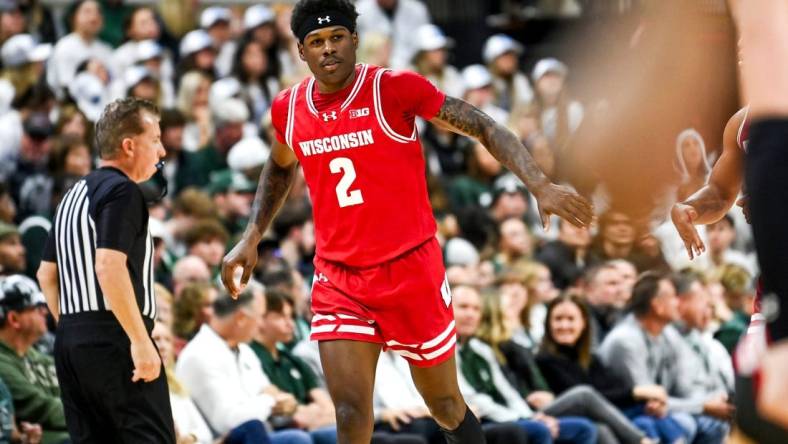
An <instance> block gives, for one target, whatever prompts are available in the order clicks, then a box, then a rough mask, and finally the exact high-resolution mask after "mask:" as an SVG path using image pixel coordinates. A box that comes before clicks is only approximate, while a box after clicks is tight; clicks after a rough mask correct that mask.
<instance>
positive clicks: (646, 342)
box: [0, 0, 757, 444]
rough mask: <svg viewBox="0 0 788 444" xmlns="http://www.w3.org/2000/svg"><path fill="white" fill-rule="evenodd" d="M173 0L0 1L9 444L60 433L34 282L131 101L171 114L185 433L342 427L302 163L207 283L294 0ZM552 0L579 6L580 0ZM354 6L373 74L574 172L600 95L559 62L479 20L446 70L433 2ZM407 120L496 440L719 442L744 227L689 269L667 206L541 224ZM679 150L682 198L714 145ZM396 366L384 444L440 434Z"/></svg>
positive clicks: (239, 203) (493, 163)
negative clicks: (263, 224)
mask: <svg viewBox="0 0 788 444" xmlns="http://www.w3.org/2000/svg"><path fill="white" fill-rule="evenodd" d="M170 3H172V2H169V3H168V2H164V3H162V5H161V6H160V7H154V6H136V7H135V6H132V5H126V4H124V3H123V2H118V1H98V0H79V1H76V2H73V4H69V5H68V8H67V11H65V12H66V14H64V15H63V19H64V21H63V22H62V23H61V22H60V21H59V20H60V18H59V16H56V15H55V14H53V13H52V11H51V10H50V9H48V8H47V7H45V6H43V5H42V4H41V3H40V2H39V1H38V0H0V274H2V276H3V278H2V280H0V443H3V442H16V441H13V440H17V439H22V438H23V437H24V439H27V441H25V442H30V443H34V442H44V443H59V442H63V441H64V440H65V439H66V438H67V434H66V432H65V420H64V415H63V407H62V405H61V404H60V399H59V396H58V394H59V388H58V385H57V381H56V378H55V373H54V364H53V361H52V358H51V350H52V346H53V345H52V340H51V337H52V336H51V335H52V334H51V331H52V327H53V326H52V325H51V319H50V318H48V317H47V313H46V309H45V308H44V307H43V297H42V296H41V293H40V291H39V290H38V289H37V287H36V284H35V282H34V281H33V280H31V279H30V277H34V276H35V270H36V268H37V266H38V262H39V261H40V256H41V250H42V249H43V243H44V241H45V239H46V236H47V232H48V230H49V229H50V228H51V226H52V224H51V218H52V216H53V214H54V211H55V209H56V207H57V205H58V204H59V200H60V196H62V195H63V194H64V192H65V191H66V190H67V189H68V188H69V187H70V186H71V185H73V184H74V183H75V182H76V181H78V180H79V178H80V177H82V176H83V175H85V174H87V173H89V172H90V171H91V170H92V169H94V168H97V167H98V165H97V156H96V153H97V150H96V147H95V146H94V143H93V137H92V133H93V122H94V121H95V120H96V119H97V117H98V115H99V114H100V112H101V110H102V109H103V107H104V106H105V105H106V104H107V103H109V102H110V101H111V100H113V99H115V98H120V97H126V96H136V97H140V98H144V99H148V100H150V101H152V102H154V103H156V104H157V105H158V106H159V108H160V109H161V110H162V112H161V121H160V125H161V131H162V143H163V145H164V147H165V149H166V151H167V155H166V158H165V159H164V160H165V165H164V167H163V168H162V169H161V170H160V172H159V173H157V175H156V176H155V177H154V178H153V179H152V180H150V181H148V182H145V183H143V184H141V186H142V187H143V190H144V192H145V194H146V197H147V198H148V201H149V205H150V214H151V219H150V224H149V227H150V231H151V236H152V238H153V241H154V247H155V255H154V270H155V276H156V282H157V285H156V291H155V292H156V297H157V304H158V309H157V310H158V313H159V320H158V322H157V324H156V327H155V330H154V338H155V340H156V343H157V345H158V347H159V350H160V351H161V353H162V357H163V361H164V362H165V366H166V377H167V378H168V381H169V384H170V390H171V400H172V408H173V414H174V418H175V424H176V429H177V433H178V436H179V441H178V442H179V444H185V443H201V444H207V443H212V442H266V441H265V440H266V439H270V442H272V443H279V444H282V443H317V444H322V443H326V444H328V443H334V442H336V436H335V427H334V421H335V419H334V418H335V415H334V409H333V406H332V403H331V399H330V397H329V396H328V393H327V391H326V389H325V388H324V381H323V375H322V370H321V368H320V362H319V354H318V350H317V344H315V343H313V342H310V341H309V329H310V319H311V317H312V313H311V312H310V303H309V297H310V296H309V292H310V284H311V282H312V280H313V279H314V278H315V276H314V272H313V271H314V268H313V265H312V259H313V257H314V254H315V235H314V225H313V221H312V216H311V206H310V202H309V198H308V193H307V189H306V184H305V181H304V179H303V176H302V175H301V174H300V173H299V175H298V177H297V179H296V181H295V184H294V185H293V187H292V189H291V191H290V194H289V197H288V199H287V201H286V203H285V205H284V207H283V208H282V210H281V212H280V213H279V215H278V217H277V218H276V220H275V221H274V224H273V227H272V229H271V230H270V231H269V233H267V235H266V236H265V238H264V240H263V241H262V242H261V244H260V245H259V248H258V251H259V254H260V260H259V261H258V263H257V266H256V269H255V271H254V276H253V280H252V283H251V284H250V286H249V288H248V290H247V291H246V292H245V293H244V294H243V295H242V296H241V297H240V298H239V299H238V300H237V301H234V300H232V299H231V298H229V296H228V295H227V294H226V293H225V292H224V290H223V289H222V287H221V284H220V282H219V280H218V279H217V275H218V272H219V267H220V265H221V261H222V258H223V256H224V254H225V253H226V252H227V251H228V248H229V247H231V246H232V245H233V243H234V242H235V241H236V240H237V238H238V236H239V235H240V234H241V232H242V231H243V229H244V228H245V226H246V221H247V220H248V217H249V216H250V212H251V205H252V200H253V196H254V192H255V189H256V184H257V180H258V178H259V175H260V172H261V170H262V167H263V165H264V164H265V162H267V161H268V156H269V148H268V147H269V143H270V142H271V141H272V140H273V137H275V135H274V131H275V130H274V129H273V127H272V124H271V118H270V114H269V108H270V105H271V102H272V100H273V98H274V97H275V96H276V94H277V93H278V92H279V91H280V90H282V89H283V88H286V87H288V86H290V85H293V84H294V83H296V82H298V81H300V80H302V79H303V78H304V77H305V76H307V75H308V71H307V69H306V66H305V64H303V63H302V62H301V61H300V60H299V57H298V51H297V45H296V43H297V42H296V40H295V38H294V36H293V35H292V33H291V31H290V29H289V17H290V12H291V10H292V5H289V4H278V3H276V4H265V5H264V4H256V5H253V6H232V7H219V6H212V7H206V8H203V9H199V10H195V11H192V10H189V9H178V8H173V7H172V5H171V4H170ZM521 3H522V2H521ZM525 3H529V5H527V6H529V7H537V8H538V7H540V6H539V3H540V2H525ZM541 3H544V4H545V5H549V6H552V7H554V8H556V9H555V10H556V11H564V12H565V13H567V14H569V15H571V13H572V11H576V10H577V11H579V10H580V9H581V8H583V7H589V8H590V7H591V6H589V5H590V4H592V3H594V2H588V1H560V2H559V1H546V2H541ZM605 3H614V2H605ZM615 3H617V4H618V3H627V4H632V3H639V2H615ZM600 4H601V2H600ZM545 5H542V7H546V6H545ZM356 6H357V9H358V11H359V13H360V16H359V22H358V32H359V35H360V47H359V58H360V62H361V63H372V64H378V65H383V66H388V67H391V68H394V69H411V70H414V71H416V72H418V73H420V74H422V75H424V76H425V77H427V78H428V79H429V80H430V81H432V82H434V83H435V84H436V85H437V86H438V87H440V88H441V89H442V90H444V91H446V92H447V93H448V94H450V95H453V96H457V97H461V98H463V99H465V100H466V101H468V102H469V103H471V104H473V105H474V106H476V107H478V108H479V109H481V110H483V111H484V112H486V113H487V114H489V115H490V116H491V117H493V119H495V120H496V121H498V122H500V123H503V124H506V125H508V126H509V128H511V130H512V131H514V132H515V134H517V136H518V137H519V138H520V140H521V141H522V142H523V145H524V146H525V147H526V148H527V149H528V150H529V151H531V153H532V155H533V157H534V158H535V159H536V161H537V163H538V164H539V166H540V167H541V168H542V169H543V170H544V171H545V172H546V173H547V174H548V175H549V176H550V177H551V178H553V179H554V180H556V181H562V180H564V179H566V177H565V171H564V170H563V169H562V166H563V164H564V162H563V160H564V158H563V156H565V150H564V149H565V147H566V145H567V144H568V141H569V140H570V138H571V135H572V133H573V132H574V131H575V130H577V128H578V127H579V126H580V125H581V122H582V121H583V119H584V113H585V109H586V108H588V104H583V103H581V102H580V101H579V100H577V99H575V97H574V96H573V95H572V91H571V90H570V89H569V87H568V83H567V79H568V77H569V76H570V75H571V70H570V67H569V66H568V65H567V64H566V63H565V62H564V61H561V60H558V59H555V58H545V59H542V60H539V61H538V62H537V63H535V64H534V65H533V66H524V65H523V64H522V61H523V57H522V56H523V54H524V52H525V51H527V48H525V47H524V45H523V44H522V43H520V42H518V41H517V40H515V39H513V38H512V37H510V36H508V35H505V34H492V33H491V34H492V35H490V37H489V38H488V39H487V40H486V42H485V44H484V47H483V51H482V53H481V54H479V55H478V60H479V61H480V62H481V63H479V64H471V65H469V66H465V67H455V66H452V64H451V60H452V57H451V54H452V48H453V47H454V45H456V44H458V42H461V40H462V36H458V35H454V36H448V35H446V34H444V32H443V31H442V30H441V29H440V28H439V27H438V26H436V25H435V24H433V23H432V19H431V16H430V11H429V9H428V7H427V6H426V5H425V3H423V2H421V1H419V0H358V1H357V2H356ZM567 11H568V12H567ZM460 68H461V69H460ZM584 105H585V106H584ZM419 133H420V137H421V140H422V142H423V145H424V155H425V157H426V159H427V171H425V174H426V178H427V183H428V186H429V189H430V198H431V203H432V205H433V208H434V210H435V215H436V218H437V220H438V222H439V230H438V233H437V236H438V239H439V241H440V243H441V245H442V247H443V251H444V258H445V263H446V267H447V277H448V280H449V283H450V284H451V285H452V288H453V306H454V310H455V316H456V328H457V333H458V346H457V362H458V368H457V371H458V376H459V378H460V382H461V388H462V391H463V394H464V395H465V397H466V400H467V402H468V404H469V406H470V408H471V409H472V410H473V411H474V413H475V414H476V415H477V416H479V417H480V418H481V419H482V420H483V421H484V423H485V431H486V433H487V436H488V439H489V440H490V442H500V443H515V442H522V441H518V440H522V439H524V438H523V436H522V434H523V433H525V434H527V436H528V442H536V443H549V442H553V441H555V442H573V443H593V442H601V443H606V444H607V443H616V442H621V443H649V442H666V443H688V444H689V443H720V442H723V440H724V437H725V436H726V434H727V433H728V430H729V422H730V420H731V418H732V416H733V414H734V412H733V408H732V405H731V397H732V395H733V383H732V381H733V371H732V366H731V358H730V354H731V352H732V351H733V349H734V347H735V345H736V342H737V340H738V337H739V336H740V335H741V334H742V332H743V331H744V330H745V328H746V325H747V321H748V317H749V314H750V311H751V306H752V298H753V294H754V289H753V285H752V282H753V279H754V276H755V275H756V273H757V266H756V265H755V261H754V260H753V255H752V248H751V242H750V240H749V239H748V238H747V236H746V229H745V228H744V221H743V219H742V218H741V216H740V215H739V214H738V213H735V212H733V213H731V215H729V216H726V217H725V218H724V219H723V220H721V221H719V222H717V223H715V224H712V225H709V226H708V227H706V229H705V230H703V231H702V236H703V237H704V239H707V241H708V242H707V245H708V246H709V252H708V253H707V254H705V255H702V256H701V257H700V258H699V259H696V260H695V261H693V262H691V263H690V262H688V261H686V260H684V259H683V255H684V252H683V250H682V248H683V245H682V244H681V243H680V241H678V240H677V236H676V234H675V233H674V232H673V231H671V230H672V227H671V226H670V225H662V226H658V225H659V222H664V220H665V219H664V217H663V218H662V219H659V218H656V219H655V220H654V221H653V222H654V224H652V225H653V226H654V230H653V232H649V231H644V230H643V229H642V226H640V225H637V226H636V224H635V222H634V221H633V220H631V219H630V216H629V215H627V213H626V212H624V211H620V210H619V209H617V208H616V207H615V206H614V205H612V206H608V207H607V208H604V209H603V212H602V213H601V214H599V215H598V219H597V223H596V224H595V225H594V226H593V227H592V228H591V229H581V228H577V227H575V226H573V225H571V224H569V223H566V222H564V221H561V220H557V219H554V220H553V224H552V228H550V229H549V230H544V229H543V228H542V226H541V222H540V221H539V216H538V210H537V208H536V203H535V200H534V198H533V197H532V195H531V194H530V193H529V192H528V190H527V189H526V187H525V186H524V185H523V184H522V182H520V181H519V179H517V178H516V177H514V176H513V175H512V174H511V173H508V172H507V171H506V170H505V168H504V167H503V166H502V165H501V164H500V163H499V162H498V161H497V160H496V159H495V158H494V157H492V155H490V154H489V153H488V152H487V150H486V149H485V148H484V147H483V146H482V145H481V144H480V143H479V142H477V141H475V140H471V139H468V138H466V137H463V136H460V135H457V134H454V133H450V132H448V131H446V130H444V129H441V128H439V127H435V126H431V125H429V124H426V123H424V122H420V123H419ZM668 149H672V147H668ZM675 152H676V162H675V163H676V165H677V167H676V180H675V187H674V188H673V189H674V190H675V194H676V195H678V196H683V197H686V196H688V195H689V194H691V193H692V192H694V191H695V190H697V189H698V188H699V187H700V186H702V185H703V183H704V182H705V180H706V178H707V176H708V174H709V169H710V166H711V165H713V160H714V159H713V158H712V157H710V155H708V154H707V153H706V150H705V143H704V141H703V139H702V137H701V136H700V134H698V132H697V131H694V130H691V129H689V130H687V131H685V132H682V133H681V134H680V135H679V136H678V138H677V146H676V148H675ZM677 242H678V243H677ZM48 321H49V323H48ZM405 364H406V363H405V361H404V360H402V359H401V358H400V357H399V356H397V355H396V354H395V353H393V352H384V353H383V354H382V355H381V357H380V360H379V363H378V373H377V374H378V376H377V379H376V386H375V396H374V400H375V419H376V424H377V425H376V431H377V432H376V434H375V442H381V443H387V442H394V443H418V444H421V443H430V444H431V443H438V442H442V441H441V440H442V436H441V434H440V431H439V429H438V428H437V425H436V424H435V423H434V421H432V420H431V419H430V418H429V411H428V410H427V408H426V406H425V404H424V403H423V401H422V400H421V399H420V397H419V396H418V393H417V391H416V389H415V386H413V384H412V382H411V381H410V378H409V373H408V371H407V368H406V365H405ZM266 437H267V438H266Z"/></svg>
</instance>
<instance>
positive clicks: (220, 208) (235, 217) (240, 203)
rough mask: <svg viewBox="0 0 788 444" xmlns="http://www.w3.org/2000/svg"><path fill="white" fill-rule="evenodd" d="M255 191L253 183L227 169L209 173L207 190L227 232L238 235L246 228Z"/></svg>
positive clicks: (240, 174) (255, 186)
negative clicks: (209, 180)
mask: <svg viewBox="0 0 788 444" xmlns="http://www.w3.org/2000/svg"><path fill="white" fill-rule="evenodd" d="M256 189H257V185H255V183H254V182H252V181H250V180H249V179H247V178H246V176H244V175H243V174H242V173H239V172H237V171H233V170H229V169H227V170H221V171H214V172H213V173H211V182H210V184H209V185H208V190H209V191H210V194H211V197H212V198H213V203H214V205H215V206H216V211H217V212H218V213H219V218H220V219H221V221H222V223H223V224H224V227H225V228H227V231H228V232H230V233H238V232H240V231H242V230H243V229H244V227H246V222H247V218H248V217H249V213H250V212H251V211H252V198H254V192H255V190H256Z"/></svg>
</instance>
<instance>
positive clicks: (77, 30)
mask: <svg viewBox="0 0 788 444" xmlns="http://www.w3.org/2000/svg"><path fill="white" fill-rule="evenodd" d="M103 24H104V20H103V18H102V16H101V9H100V8H99V4H98V2H96V1H95V0H84V1H79V2H77V3H75V4H74V5H73V15H72V17H71V29H72V30H73V32H71V34H68V35H66V36H65V37H63V38H61V39H60V40H58V42H57V44H56V45H55V49H54V51H53V53H52V57H50V59H49V64H48V65H47V83H48V84H49V87H50V88H51V89H52V91H54V92H55V94H56V95H57V96H58V97H59V98H62V97H63V93H64V92H65V89H66V88H68V85H69V84H70V83H71V81H72V80H73V79H74V76H75V75H76V71H77V66H78V65H79V64H80V63H81V62H82V61H84V60H85V59H97V60H99V61H101V62H102V64H104V66H106V67H108V68H109V67H110V66H111V63H112V48H110V46H109V45H107V44H106V43H104V42H102V41H100V40H99V39H98V33H99V31H100V30H101V27H102V26H103ZM109 69H110V70H111V69H112V68H109Z"/></svg>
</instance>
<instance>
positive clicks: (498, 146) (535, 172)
mask: <svg viewBox="0 0 788 444" xmlns="http://www.w3.org/2000/svg"><path fill="white" fill-rule="evenodd" d="M430 122H432V123H434V124H436V125H439V126H441V127H443V128H446V129H448V130H450V131H454V132H456V133H460V134H464V135H466V136H468V137H472V138H474V139H477V140H478V141H479V142H481V144H482V145H484V146H485V147H486V148H487V150H488V151H489V152H490V154H492V155H493V157H495V158H496V159H498V161H499V162H501V164H503V165H504V166H505V167H506V168H508V169H509V171H511V172H512V173H514V174H515V175H516V176H517V177H519V178H520V179H521V180H522V181H523V182H524V183H525V185H526V187H528V190H529V191H530V192H531V193H533V194H534V196H535V197H536V198H537V200H538V201H539V209H540V213H541V216H542V223H543V224H544V225H545V227H547V225H548V224H549V218H548V216H549V215H550V214H556V215H558V216H561V217H562V218H564V219H565V220H567V221H569V222H570V223H572V224H574V225H578V226H585V225H588V224H589V223H590V222H591V219H592V218H593V209H592V208H591V205H590V204H589V203H588V201H587V200H586V199H585V198H583V197H582V196H580V195H578V194H577V192H576V191H574V190H573V189H572V188H571V187H567V186H563V185H556V184H553V183H552V182H550V179H549V178H548V177H547V176H546V175H545V174H544V172H542V170H541V169H540V168H539V166H538V165H537V164H536V161H535V160H534V158H533V156H531V153H530V152H528V149H526V148H525V146H523V144H522V143H521V142H520V140H519V138H518V137H517V136H516V135H515V134H514V133H512V132H511V131H510V130H509V129H507V128H506V127H504V126H502V125H499V124H498V123H496V122H495V121H494V120H493V119H492V118H491V117H490V116H488V115H487V114H485V113H484V112H482V111H480V110H479V109H478V108H476V107H475V106H473V105H471V104H469V103H467V102H465V101H463V100H460V99H457V98H454V97H449V96H447V97H446V100H445V101H444V102H443V105H442V106H441V109H440V111H439V112H438V114H437V116H435V117H434V118H432V119H431V120H430Z"/></svg>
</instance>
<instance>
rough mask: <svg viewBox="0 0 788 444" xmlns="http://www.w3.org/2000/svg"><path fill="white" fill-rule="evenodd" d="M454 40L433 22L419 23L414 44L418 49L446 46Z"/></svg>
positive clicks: (433, 48) (450, 44) (427, 49)
mask: <svg viewBox="0 0 788 444" xmlns="http://www.w3.org/2000/svg"><path fill="white" fill-rule="evenodd" d="M453 43H454V42H453V41H452V40H451V39H450V38H448V37H446V35H445V34H444V33H443V31H441V29H440V28H438V27H437V26H435V25H433V24H429V23H428V24H426V25H421V26H419V28H418V29H417V30H416V46H417V48H418V50H419V51H432V50H435V49H441V48H447V47H450V46H452V44H453Z"/></svg>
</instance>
